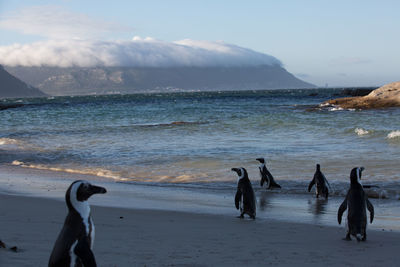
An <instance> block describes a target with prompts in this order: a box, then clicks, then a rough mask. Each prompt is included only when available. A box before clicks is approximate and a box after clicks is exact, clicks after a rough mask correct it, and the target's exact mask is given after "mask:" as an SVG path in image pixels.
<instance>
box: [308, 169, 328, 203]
mask: <svg viewBox="0 0 400 267" xmlns="http://www.w3.org/2000/svg"><path fill="white" fill-rule="evenodd" d="M314 184H315V194H316V195H317V198H318V197H319V196H320V195H323V196H325V198H328V195H329V189H328V186H329V183H328V180H327V179H326V177H325V175H324V174H323V173H322V172H321V166H320V165H319V164H317V167H316V170H315V173H314V177H313V179H312V180H311V182H310V184H309V185H308V192H310V191H311V188H312V187H313V185H314Z"/></svg>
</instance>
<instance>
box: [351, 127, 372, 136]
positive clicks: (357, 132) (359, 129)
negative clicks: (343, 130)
mask: <svg viewBox="0 0 400 267" xmlns="http://www.w3.org/2000/svg"><path fill="white" fill-rule="evenodd" d="M354 132H355V133H356V134H357V135H358V136H363V135H367V134H369V131H367V130H364V129H363V128H356V129H355V130H354Z"/></svg>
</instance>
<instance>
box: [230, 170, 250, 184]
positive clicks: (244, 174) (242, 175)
mask: <svg viewBox="0 0 400 267" xmlns="http://www.w3.org/2000/svg"><path fill="white" fill-rule="evenodd" d="M231 171H234V172H236V173H237V175H238V176H239V178H238V181H239V180H241V179H243V178H248V175H247V171H246V169H245V168H232V169H231Z"/></svg>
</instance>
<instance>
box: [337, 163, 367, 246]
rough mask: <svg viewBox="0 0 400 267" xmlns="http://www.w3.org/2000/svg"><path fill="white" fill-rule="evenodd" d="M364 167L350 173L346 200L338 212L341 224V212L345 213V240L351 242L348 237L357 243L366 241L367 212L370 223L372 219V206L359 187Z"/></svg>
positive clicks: (360, 186)
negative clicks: (354, 238)
mask: <svg viewBox="0 0 400 267" xmlns="http://www.w3.org/2000/svg"><path fill="white" fill-rule="evenodd" d="M363 170H364V167H360V168H353V169H352V170H351V173H350V189H349V191H348V192H347V195H346V198H345V199H344V201H343V203H342V204H341V205H340V207H339V210H338V222H339V224H341V222H342V215H343V212H344V211H345V210H346V209H348V212H347V234H346V238H345V239H346V240H351V238H350V235H352V236H354V237H356V238H357V241H360V240H362V241H365V240H367V233H366V229H367V211H366V209H368V211H369V212H370V223H372V221H373V219H374V206H372V204H371V202H369V200H368V197H367V194H365V192H364V189H363V187H362V185H361V181H360V180H361V172H362V171H363Z"/></svg>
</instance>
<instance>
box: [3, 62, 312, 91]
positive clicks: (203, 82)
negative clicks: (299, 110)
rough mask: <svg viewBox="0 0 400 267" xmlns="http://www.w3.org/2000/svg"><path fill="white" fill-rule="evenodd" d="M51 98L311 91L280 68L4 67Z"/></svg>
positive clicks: (277, 66)
mask: <svg viewBox="0 0 400 267" xmlns="http://www.w3.org/2000/svg"><path fill="white" fill-rule="evenodd" d="M6 68H7V70H8V71H9V72H10V73H12V74H13V75H15V76H17V77H19V78H21V79H23V80H25V81H27V82H29V83H30V84H32V85H34V86H35V87H38V88H39V89H40V90H42V91H43V92H45V93H47V94H50V95H86V94H108V93H123V94H129V93H137V92H171V91H200V90H201V91H204V90H258V89H279V88H288V89H291V88H313V87H315V86H314V85H312V84H309V83H306V82H304V81H302V80H300V79H298V78H296V77H295V76H294V75H292V74H290V73H289V72H287V71H286V70H285V69H284V68H282V67H281V66H279V65H272V66H270V65H262V66H250V67H164V68H160V67H93V68H83V67H73V68H60V67H6Z"/></svg>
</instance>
